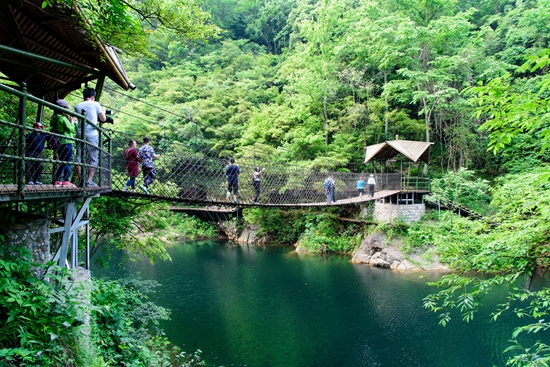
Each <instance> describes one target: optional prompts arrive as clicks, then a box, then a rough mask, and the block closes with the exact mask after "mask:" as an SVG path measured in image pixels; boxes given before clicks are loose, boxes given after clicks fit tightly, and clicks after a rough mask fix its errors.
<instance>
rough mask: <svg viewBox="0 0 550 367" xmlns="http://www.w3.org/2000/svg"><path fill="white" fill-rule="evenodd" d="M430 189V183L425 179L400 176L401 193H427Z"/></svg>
mask: <svg viewBox="0 0 550 367" xmlns="http://www.w3.org/2000/svg"><path fill="white" fill-rule="evenodd" d="M430 188H431V181H430V179H429V178H427V177H410V176H406V175H401V190H403V191H427V192H429V191H430Z"/></svg>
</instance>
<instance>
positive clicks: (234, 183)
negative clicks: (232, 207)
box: [225, 158, 241, 204]
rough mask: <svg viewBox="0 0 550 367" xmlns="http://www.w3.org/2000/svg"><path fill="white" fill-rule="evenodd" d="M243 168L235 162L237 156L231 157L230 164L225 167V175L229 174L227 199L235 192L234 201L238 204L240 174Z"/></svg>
mask: <svg viewBox="0 0 550 367" xmlns="http://www.w3.org/2000/svg"><path fill="white" fill-rule="evenodd" d="M240 173H241V170H240V169H239V166H237V165H236V164H235V158H231V159H229V165H228V166H227V167H225V175H226V176H227V195H226V197H225V200H229V198H230V197H231V193H233V202H234V203H235V204H237V193H238V191H239V174H240Z"/></svg>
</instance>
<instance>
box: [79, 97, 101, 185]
mask: <svg viewBox="0 0 550 367" xmlns="http://www.w3.org/2000/svg"><path fill="white" fill-rule="evenodd" d="M83 96H84V102H80V103H79V104H77V105H76V106H74V110H75V111H76V113H78V114H80V115H82V111H85V113H86V118H87V119H88V120H89V121H91V122H92V123H94V125H96V126H97V122H98V118H99V120H100V121H101V122H105V111H103V108H101V105H100V104H99V102H96V100H95V96H96V92H95V89H94V88H91V87H86V88H84V91H83ZM94 125H91V124H89V123H86V131H85V132H86V142H87V143H88V144H86V153H87V154H86V163H87V164H89V165H91V166H97V164H98V162H99V161H98V153H99V151H98V149H97V148H95V147H97V146H99V132H98V130H97V129H96V127H95V126H94ZM80 127H81V126H80V124H78V128H77V132H76V137H77V138H80V137H81V136H82V135H81V134H82V132H81V131H80ZM81 146H82V144H78V143H77V145H76V162H77V163H80V162H81V155H82V152H81V150H82V149H81ZM80 169H81V167H80V166H79V165H77V167H76V173H77V175H78V179H79V181H80V179H81V170H80ZM94 173H95V168H94V167H88V175H87V178H86V186H87V187H94V186H97V184H96V183H95V182H94V181H93V177H94Z"/></svg>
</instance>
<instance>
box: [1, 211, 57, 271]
mask: <svg viewBox="0 0 550 367" xmlns="http://www.w3.org/2000/svg"><path fill="white" fill-rule="evenodd" d="M7 217H8V218H9V219H4V220H2V221H0V233H1V234H2V235H3V236H4V238H5V240H6V245H7V246H8V247H13V246H25V247H26V248H27V249H29V251H30V252H31V254H32V256H33V258H34V259H35V261H36V262H39V263H44V264H45V263H47V262H48V261H49V260H50V235H49V234H48V229H49V221H48V220H47V219H44V217H42V216H38V215H32V214H23V213H19V212H15V211H10V212H9V214H8V216H7ZM3 218H6V216H3ZM12 218H13V222H12V221H11V220H10V219H12Z"/></svg>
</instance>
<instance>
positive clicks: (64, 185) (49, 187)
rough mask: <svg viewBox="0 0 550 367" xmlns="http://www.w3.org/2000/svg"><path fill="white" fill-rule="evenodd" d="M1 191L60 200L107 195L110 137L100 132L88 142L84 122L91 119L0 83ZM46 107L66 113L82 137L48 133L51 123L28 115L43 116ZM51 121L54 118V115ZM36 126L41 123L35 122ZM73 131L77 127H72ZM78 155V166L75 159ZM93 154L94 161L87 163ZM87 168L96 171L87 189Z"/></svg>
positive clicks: (109, 181) (109, 174)
mask: <svg viewBox="0 0 550 367" xmlns="http://www.w3.org/2000/svg"><path fill="white" fill-rule="evenodd" d="M0 100H1V101H2V102H3V109H2V112H0V192H1V193H2V194H15V195H17V197H18V198H24V197H25V195H26V194H28V193H33V194H40V196H41V197H44V196H47V197H58V196H67V195H68V194H71V195H73V194H75V193H76V192H86V191H94V192H95V191H97V190H104V191H109V190H110V187H111V138H110V136H109V135H108V134H107V133H106V131H105V130H104V129H102V128H101V127H99V126H94V128H95V130H96V131H97V132H98V139H97V143H95V144H94V143H91V142H90V141H88V139H87V138H86V132H85V131H86V129H85V124H86V123H89V124H91V125H93V124H92V123H91V122H90V121H88V120H86V119H85V118H84V117H83V116H81V115H78V114H77V113H75V112H73V111H72V110H69V109H66V108H63V107H60V106H58V105H56V104H52V103H49V102H46V101H44V100H41V99H39V98H36V97H34V96H32V95H30V94H28V93H27V92H26V89H25V86H24V85H23V86H22V87H21V88H18V87H13V86H8V85H4V84H0ZM44 108H49V109H51V110H52V111H53V113H54V116H55V114H64V115H65V116H67V118H68V120H67V121H71V117H73V118H74V122H73V123H74V124H75V125H76V124H79V125H80V131H82V133H81V134H80V135H79V136H76V135H77V134H76V133H75V134H72V135H71V134H59V133H57V132H52V131H51V129H50V128H51V126H50V122H47V121H41V117H39V118H38V119H37V118H36V117H30V115H31V112H32V113H34V114H36V115H38V116H42V113H39V112H42V111H43V109H44ZM52 119H53V117H52ZM37 123H40V124H37ZM75 130H76V126H75ZM78 153H80V154H79V155H80V156H82V157H83V158H84V159H81V160H80V162H78V161H77V159H76V158H77V155H78ZM90 154H92V156H93V155H95V154H97V162H93V161H91V160H89V159H88V157H89V156H90ZM89 170H93V171H94V173H95V174H94V180H95V182H94V183H96V184H97V186H92V185H87V184H86V182H85V181H86V180H85V179H78V177H87V174H88V172H89Z"/></svg>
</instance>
